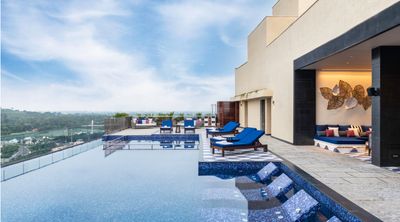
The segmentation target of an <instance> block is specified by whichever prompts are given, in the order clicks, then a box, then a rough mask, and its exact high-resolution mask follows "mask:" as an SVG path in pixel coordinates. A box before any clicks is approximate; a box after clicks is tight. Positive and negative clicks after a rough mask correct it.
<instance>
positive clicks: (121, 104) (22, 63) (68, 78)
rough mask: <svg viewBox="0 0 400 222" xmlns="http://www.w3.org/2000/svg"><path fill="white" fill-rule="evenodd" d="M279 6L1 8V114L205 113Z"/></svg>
mask: <svg viewBox="0 0 400 222" xmlns="http://www.w3.org/2000/svg"><path fill="white" fill-rule="evenodd" d="M273 3H275V0H218V1H217V0H214V1H213V0H193V1H177V0H170V1H166V0H165V1H162V0H160V1H145V0H126V1H121V0H119V1H110V0H103V1H98V0H87V1H81V0H70V1H52V0H47V1H41V0H36V1H22V0H21V1H17V0H4V1H2V8H1V32H2V34H1V35H2V36H1V38H2V42H1V57H2V62H1V100H2V101H1V106H2V107H3V108H11V107H12V108H15V109H24V110H35V111H207V110H209V109H210V104H212V103H215V102H216V101H217V100H227V99H229V98H230V97H231V96H233V95H234V68H235V67H237V66H239V65H240V64H242V63H243V62H245V61H246V45H247V35H248V33H249V32H250V31H251V30H252V29H253V28H254V27H255V26H256V25H257V24H258V23H259V22H260V21H261V20H262V18H263V17H264V16H266V15H270V14H271V13H270V10H271V7H272V5H273Z"/></svg>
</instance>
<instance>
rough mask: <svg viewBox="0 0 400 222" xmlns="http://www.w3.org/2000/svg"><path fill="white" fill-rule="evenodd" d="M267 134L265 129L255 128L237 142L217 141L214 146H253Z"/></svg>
mask: <svg viewBox="0 0 400 222" xmlns="http://www.w3.org/2000/svg"><path fill="white" fill-rule="evenodd" d="M264 134H265V132H264V130H254V131H252V132H249V133H248V134H247V135H246V136H245V137H244V138H242V139H241V140H239V141H237V142H216V143H215V144H213V145H214V146H217V147H220V148H229V147H235V146H251V145H254V143H255V142H257V141H258V139H260V138H261V137H262V136H263V135H264Z"/></svg>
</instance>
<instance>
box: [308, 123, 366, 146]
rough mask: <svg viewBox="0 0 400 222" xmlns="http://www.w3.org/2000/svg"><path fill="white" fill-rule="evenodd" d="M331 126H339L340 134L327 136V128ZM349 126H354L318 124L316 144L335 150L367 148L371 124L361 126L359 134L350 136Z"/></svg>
mask: <svg viewBox="0 0 400 222" xmlns="http://www.w3.org/2000/svg"><path fill="white" fill-rule="evenodd" d="M329 127H331V128H332V127H333V128H338V134H339V135H334V136H332V135H330V136H327V134H326V130H328V129H329ZM348 128H352V126H351V125H338V124H323V125H316V134H315V137H314V144H315V146H318V147H322V148H324V149H328V150H331V151H334V152H358V148H365V143H366V142H367V141H368V136H369V134H370V133H371V126H367V125H362V126H359V127H358V131H359V136H356V135H355V136H350V137H349V136H348V135H347V131H348Z"/></svg>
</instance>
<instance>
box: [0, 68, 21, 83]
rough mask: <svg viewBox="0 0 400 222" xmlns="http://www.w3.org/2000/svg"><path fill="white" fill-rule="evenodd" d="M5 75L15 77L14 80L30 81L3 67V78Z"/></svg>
mask: <svg viewBox="0 0 400 222" xmlns="http://www.w3.org/2000/svg"><path fill="white" fill-rule="evenodd" d="M4 77H6V78H11V79H13V80H16V81H19V82H23V83H26V82H28V81H27V80H26V79H24V78H21V77H19V76H17V75H15V74H13V73H11V72H9V71H7V70H5V69H1V78H4Z"/></svg>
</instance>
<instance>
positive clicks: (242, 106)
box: [239, 101, 247, 127]
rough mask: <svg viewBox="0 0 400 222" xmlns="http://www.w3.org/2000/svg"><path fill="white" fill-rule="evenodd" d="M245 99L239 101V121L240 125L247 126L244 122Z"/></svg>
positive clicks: (245, 113) (245, 114)
mask: <svg viewBox="0 0 400 222" xmlns="http://www.w3.org/2000/svg"><path fill="white" fill-rule="evenodd" d="M246 116H247V112H246V101H240V102H239V123H240V126H241V127H247V123H246Z"/></svg>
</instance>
